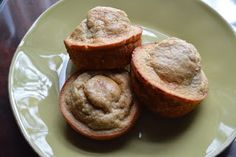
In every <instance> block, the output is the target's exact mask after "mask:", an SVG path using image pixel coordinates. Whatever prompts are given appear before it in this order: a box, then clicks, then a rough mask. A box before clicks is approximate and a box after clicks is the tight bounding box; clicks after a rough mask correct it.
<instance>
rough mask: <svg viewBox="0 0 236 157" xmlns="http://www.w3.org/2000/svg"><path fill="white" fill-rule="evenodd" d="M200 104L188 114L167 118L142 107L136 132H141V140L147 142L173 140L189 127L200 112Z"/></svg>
mask: <svg viewBox="0 0 236 157" xmlns="http://www.w3.org/2000/svg"><path fill="white" fill-rule="evenodd" d="M201 109H202V105H199V106H198V107H197V108H196V109H195V110H193V111H192V112H191V113H190V114H188V115H186V116H184V117H181V118H177V119H169V118H163V117H160V116H158V115H156V114H154V113H151V112H150V111H148V110H146V109H144V108H142V114H141V117H140V119H139V121H138V124H137V125H138V130H137V131H138V132H139V133H140V134H142V138H143V140H147V141H149V142H159V143H160V142H167V141H171V140H174V139H175V138H178V137H180V136H181V134H184V132H185V131H186V130H187V129H188V128H189V127H190V125H191V124H192V123H193V121H194V119H195V118H196V117H197V115H198V113H199V112H201Z"/></svg>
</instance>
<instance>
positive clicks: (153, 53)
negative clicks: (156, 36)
mask: <svg viewBox="0 0 236 157" xmlns="http://www.w3.org/2000/svg"><path fill="white" fill-rule="evenodd" d="M200 62H201V57H200V54H199V53H198V51H197V49H196V48H195V47H194V46H193V45H192V44H190V43H187V42H186V41H184V40H181V39H178V38H174V37H172V38H168V39H166V40H163V41H161V42H158V43H153V44H147V45H144V46H141V47H138V48H136V49H135V50H134V53H133V56H132V63H131V65H132V66H131V70H132V73H133V77H135V78H132V83H133V86H134V88H136V89H137V90H134V91H139V92H136V93H138V95H139V96H140V95H142V97H143V94H141V93H142V91H141V90H143V92H145V91H146V93H149V94H146V95H148V96H146V97H147V98H146V99H148V98H150V99H149V100H147V102H148V103H149V105H148V106H149V108H151V110H153V111H155V112H158V113H160V112H162V111H163V110H164V108H166V109H165V110H167V108H168V107H171V105H172V110H173V111H171V114H170V113H165V112H162V115H164V116H165V115H166V116H169V117H176V116H177V117H178V116H182V115H184V114H186V113H188V112H190V111H191V110H192V109H193V108H194V106H196V105H195V104H199V103H200V102H201V101H202V100H203V99H204V98H205V97H206V96H207V92H208V80H207V78H206V76H205V74H204V72H203V70H202V69H201V64H200ZM148 91H149V92H148ZM144 95H145V94H144ZM142 99H145V98H142ZM150 100H152V101H150ZM163 104H165V105H163ZM160 106H162V107H160ZM163 106H164V107H163ZM173 106H176V107H173ZM177 106H179V108H180V107H181V108H183V107H184V108H187V107H189V108H188V109H185V112H181V113H180V114H177V113H176V115H174V112H177V108H178V107H177ZM161 110H162V111H161ZM175 110H176V111H175Z"/></svg>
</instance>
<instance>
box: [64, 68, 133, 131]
mask: <svg viewBox="0 0 236 157" xmlns="http://www.w3.org/2000/svg"><path fill="white" fill-rule="evenodd" d="M132 101H133V100H132V94H131V91H130V82H129V76H128V72H124V71H123V72H119V73H113V72H105V71H99V72H85V73H82V74H80V75H79V76H78V77H77V78H76V79H75V80H74V82H73V83H72V84H71V86H70V88H69V89H67V90H66V93H65V102H66V105H68V108H69V110H70V111H71V112H72V114H73V115H74V116H75V118H77V119H78V120H80V121H81V122H83V123H84V124H85V125H86V126H88V127H89V128H91V129H93V130H98V131H99V130H113V129H114V130H116V129H121V128H124V127H126V126H127V125H128V124H129V123H130V122H129V118H128V117H129V114H130V109H131V106H132Z"/></svg>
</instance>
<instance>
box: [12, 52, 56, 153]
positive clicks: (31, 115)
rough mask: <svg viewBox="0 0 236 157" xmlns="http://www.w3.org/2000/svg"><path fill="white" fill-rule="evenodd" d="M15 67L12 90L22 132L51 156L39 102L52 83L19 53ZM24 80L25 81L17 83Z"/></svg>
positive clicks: (28, 59) (44, 96)
mask: <svg viewBox="0 0 236 157" xmlns="http://www.w3.org/2000/svg"><path fill="white" fill-rule="evenodd" d="M16 60H17V62H16V67H15V69H14V71H13V73H14V77H13V78H12V79H13V80H14V81H11V82H13V83H14V84H17V86H16V85H12V86H15V88H13V89H12V93H13V98H14V101H15V102H16V103H15V104H17V108H18V109H19V110H20V111H21V112H22V115H21V116H20V118H21V120H22V123H24V130H25V131H27V132H30V133H31V134H32V136H31V139H30V140H33V141H34V143H35V144H36V145H37V146H38V147H43V149H42V150H43V151H44V154H47V156H52V155H53V151H52V149H51V147H50V146H49V145H48V143H47V141H46V136H47V134H48V128H47V126H46V124H45V123H44V122H43V120H42V118H41V117H40V115H39V111H38V110H39V108H38V105H39V102H40V101H42V100H44V99H45V98H46V97H47V96H48V91H49V89H50V88H51V86H52V82H51V81H50V80H49V78H48V77H46V76H45V75H44V74H43V73H42V72H40V71H39V70H38V69H37V68H36V67H35V66H34V64H33V63H32V61H31V60H30V58H29V57H28V56H26V55H25V53H24V52H22V51H20V52H19V54H18V55H17V59H16ZM18 79H20V80H25V81H18Z"/></svg>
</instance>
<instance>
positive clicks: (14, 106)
mask: <svg viewBox="0 0 236 157" xmlns="http://www.w3.org/2000/svg"><path fill="white" fill-rule="evenodd" d="M63 1H64V0H59V1H57V2H56V3H54V4H53V5H51V6H50V7H49V8H48V9H46V10H45V11H44V12H43V13H42V14H41V15H40V16H39V17H38V18H37V19H36V20H35V22H34V23H33V24H32V26H31V27H30V28H29V30H28V31H27V32H26V34H25V35H24V37H23V38H22V39H21V41H20V43H19V45H18V46H17V49H16V50H15V53H14V55H13V57H12V61H11V64H10V68H9V73H8V94H9V101H10V104H11V109H12V111H13V114H14V117H15V120H16V122H17V125H18V127H19V128H20V132H21V133H22V135H23V136H24V138H25V140H26V141H27V143H28V144H29V145H30V146H31V147H32V148H33V150H34V151H35V152H36V153H37V154H38V155H39V156H45V155H46V154H44V153H43V152H42V151H41V150H40V149H39V148H38V147H37V146H36V145H35V143H34V142H33V141H32V140H31V138H30V137H29V136H28V134H27V132H26V130H25V129H24V126H23V124H22V122H21V120H20V115H19V112H18V111H17V108H16V103H15V102H14V100H13V95H12V93H11V92H10V91H11V89H12V82H13V81H12V78H11V76H12V69H13V63H14V62H13V61H15V59H16V57H17V54H18V53H17V52H18V49H19V47H20V46H21V43H22V41H24V40H25V38H26V36H28V34H29V33H30V32H31V30H32V29H33V28H34V26H35V25H36V24H37V23H38V21H39V20H40V19H41V17H42V16H44V15H45V14H46V13H47V12H48V11H50V10H51V9H53V8H54V7H56V6H57V5H58V4H60V3H62V2H63ZM3 2H4V0H3ZM199 2H200V3H201V4H202V5H203V7H206V8H208V9H209V11H212V12H213V13H214V15H215V16H217V17H218V18H219V19H220V20H221V21H222V22H223V23H224V24H225V25H227V27H228V28H229V29H230V30H231V32H232V33H233V34H234V35H235V36H236V33H235V32H234V30H233V29H232V27H231V26H230V24H229V23H228V22H227V21H226V20H225V19H224V18H223V17H222V16H221V15H220V14H219V13H218V12H217V11H216V10H214V9H213V8H212V7H210V6H209V5H208V4H206V3H205V2H204V1H199ZM0 9H1V7H0ZM235 138H236V130H235V131H234V132H233V133H232V135H231V136H230V137H229V138H228V139H227V140H226V141H225V142H224V143H223V144H222V145H221V147H220V148H218V149H217V150H216V151H214V152H212V153H210V154H207V155H206V157H214V156H216V155H219V154H220V153H221V152H223V151H224V150H225V149H226V147H228V146H229V145H230V144H231V143H232V142H233V141H234V139H235ZM46 156H47V155H46Z"/></svg>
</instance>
